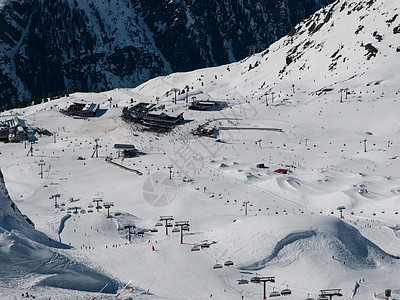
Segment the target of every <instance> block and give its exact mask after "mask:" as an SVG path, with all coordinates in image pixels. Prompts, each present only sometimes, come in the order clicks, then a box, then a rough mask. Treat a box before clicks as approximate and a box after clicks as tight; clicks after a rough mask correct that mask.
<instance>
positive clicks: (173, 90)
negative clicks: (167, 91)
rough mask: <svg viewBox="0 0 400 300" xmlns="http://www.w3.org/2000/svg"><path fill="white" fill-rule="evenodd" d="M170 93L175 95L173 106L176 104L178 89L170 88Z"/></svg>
mask: <svg viewBox="0 0 400 300" xmlns="http://www.w3.org/2000/svg"><path fill="white" fill-rule="evenodd" d="M171 91H172V92H174V93H175V98H174V104H176V93H177V92H179V89H178V88H172V89H171Z"/></svg>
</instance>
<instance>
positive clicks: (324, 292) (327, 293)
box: [319, 289, 343, 300]
mask: <svg viewBox="0 0 400 300" xmlns="http://www.w3.org/2000/svg"><path fill="white" fill-rule="evenodd" d="M320 291H321V294H320V295H319V296H320V297H321V298H323V297H325V298H326V297H329V299H330V300H332V298H333V297H334V296H338V297H342V296H343V294H342V293H340V289H327V290H320Z"/></svg>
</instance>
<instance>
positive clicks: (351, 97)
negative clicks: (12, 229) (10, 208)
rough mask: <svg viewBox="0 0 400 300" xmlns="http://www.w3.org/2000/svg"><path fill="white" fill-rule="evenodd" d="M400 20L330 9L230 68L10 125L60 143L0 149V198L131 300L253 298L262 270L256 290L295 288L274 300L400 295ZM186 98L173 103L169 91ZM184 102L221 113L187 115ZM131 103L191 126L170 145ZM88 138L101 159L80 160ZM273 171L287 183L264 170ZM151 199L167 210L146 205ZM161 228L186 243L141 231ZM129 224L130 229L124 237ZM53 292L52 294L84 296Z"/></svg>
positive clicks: (358, 6)
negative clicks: (335, 293)
mask: <svg viewBox="0 0 400 300" xmlns="http://www.w3.org/2000/svg"><path fill="white" fill-rule="evenodd" d="M397 14H398V8H397V5H396V3H394V2H391V1H386V0H379V1H378V0H377V1H370V0H368V1H366V0H365V1H355V0H354V1H337V2H335V3H334V4H333V5H331V6H328V7H327V8H325V9H324V10H321V11H319V12H317V13H316V14H315V15H313V16H312V17H311V18H310V19H308V20H305V21H304V22H302V23H300V24H299V25H297V26H296V28H295V29H294V30H293V32H292V34H291V35H290V36H287V37H285V38H283V39H281V40H280V41H278V42H277V43H275V44H273V45H272V46H271V47H270V48H269V49H268V50H266V51H264V52H262V53H260V54H256V55H254V56H252V57H250V58H248V59H246V60H244V61H241V62H239V63H234V64H230V65H225V66H221V67H216V68H211V69H201V70H197V71H193V72H189V73H176V74H172V75H170V76H166V77H159V78H155V79H153V80H151V81H149V82H146V83H144V84H142V85H141V86H139V87H137V88H135V89H116V90H112V91H108V92H104V93H75V94H72V95H70V96H69V97H65V98H61V99H57V100H52V101H48V102H45V103H42V104H39V105H36V106H31V107H27V108H24V109H17V110H13V111H8V112H5V113H4V114H3V115H4V116H6V115H8V116H10V115H15V114H17V115H18V116H19V117H20V118H22V119H26V120H27V122H28V123H29V124H31V125H34V126H37V127H39V128H46V129H48V130H49V131H51V132H53V133H55V134H56V135H55V137H54V136H50V137H46V136H41V137H39V136H37V138H38V140H37V144H35V145H34V155H33V156H27V155H26V154H27V151H28V149H25V148H24V147H23V145H22V144H4V145H1V146H0V149H1V153H2V154H1V155H0V164H1V165H2V170H3V173H4V178H5V182H6V184H7V187H8V190H9V193H10V196H11V198H12V199H15V201H16V203H17V204H18V206H19V207H20V208H21V210H22V211H24V212H31V213H29V214H28V215H29V217H30V218H31V220H32V221H33V222H34V223H35V224H36V228H37V229H38V230H40V231H42V232H44V233H46V234H47V235H48V236H49V237H52V238H53V239H61V241H62V242H63V243H65V244H67V245H70V246H71V247H72V249H71V250H63V251H64V252H65V253H68V254H69V255H71V256H78V257H81V258H82V257H84V258H85V260H87V261H88V262H90V265H92V266H96V267H94V268H95V269H96V270H104V272H105V273H107V274H110V276H113V277H116V278H117V279H118V280H119V281H120V282H122V283H129V285H128V286H129V288H128V289H126V290H125V291H124V292H123V295H122V297H125V298H127V299H129V297H132V298H135V297H136V298H137V299H207V298H210V296H211V295H212V298H213V299H240V298H241V297H242V296H243V297H244V299H260V298H261V297H262V286H260V285H258V284H253V283H249V284H247V285H239V284H238V280H240V279H247V280H250V278H252V277H254V276H257V275H259V276H275V278H276V282H275V283H274V284H272V283H268V285H267V291H268V294H269V293H271V292H272V291H273V290H275V291H281V290H282V289H285V288H286V287H287V286H288V287H289V288H290V289H291V291H292V294H291V295H290V296H286V297H283V296H281V297H280V298H276V299H293V300H304V299H306V298H307V295H308V294H310V297H312V298H314V299H316V298H318V295H319V293H320V290H321V289H329V288H340V289H341V292H342V293H343V295H344V297H343V299H354V300H366V299H367V300H368V299H376V297H375V296H374V295H375V294H376V296H377V297H378V298H383V294H384V290H385V289H388V288H389V289H391V290H392V293H393V297H392V298H393V299H394V298H396V297H397V298H398V295H399V294H400V292H399V290H400V287H399V283H398V278H399V275H400V274H399V263H400V261H399V257H400V253H399V250H398V249H399V247H400V239H399V237H400V231H399V228H400V226H399V224H400V217H399V211H400V204H399V203H400V202H399V200H400V168H399V166H400V165H399V163H400V156H399V149H400V136H399V134H400V125H399V123H398V112H399V111H400V105H399V85H398V82H400V81H399V79H400V78H399V75H398V74H397V73H396V72H395V70H396V68H397V67H398V66H399V60H398V56H399V55H400V54H399V53H398V52H397V50H396V49H397V47H398V45H397V44H398V38H397V37H398V33H396V32H397V31H396V30H397V29H395V28H397V26H399V24H400V23H399V19H398V18H397V17H395V16H396V15H397ZM361 25H362V26H364V27H363V28H362V29H360V30H358V28H359V26H361ZM375 32H376V33H375ZM378 35H379V36H382V39H381V38H380V37H379V38H378ZM379 40H380V41H379ZM369 44H371V46H366V45H369ZM362 45H364V46H362ZM372 47H373V48H372ZM374 48H376V49H378V51H377V52H376V53H375V54H376V55H375V56H373V54H371V53H374V50H371V49H374ZM338 50H339V52H337V51H338ZM371 51H372V52H371ZM336 52H337V53H336ZM369 54H371V55H372V56H370V55H369ZM339 55H341V56H340V58H338V57H339ZM186 85H187V86H189V90H188V95H186V92H185V91H183V92H182V93H179V94H178V95H177V103H176V104H174V93H173V92H171V89H172V88H178V89H179V90H184V88H185V86H186ZM345 89H348V90H347V93H346V90H345ZM341 90H342V91H341ZM186 96H187V97H188V99H189V100H195V99H196V100H207V99H210V100H223V101H226V102H227V103H228V107H227V108H225V109H223V110H221V111H205V112H203V111H193V110H189V109H188V106H187V104H186V103H185V102H186V101H185V99H186ZM110 98H112V99H111V100H112V102H109V100H110ZM81 99H84V100H86V101H89V102H95V103H98V104H100V107H101V112H100V113H99V115H98V116H97V117H95V118H90V119H75V118H71V117H69V116H66V115H63V114H61V113H60V112H59V108H64V107H66V106H67V105H69V104H71V103H72V102H73V101H75V100H81ZM140 101H146V102H152V103H156V102H157V101H159V102H160V104H163V105H165V109H166V111H167V113H179V112H183V113H184V117H185V120H186V121H185V122H184V124H182V125H179V126H178V127H176V128H175V129H173V130H172V131H171V132H167V133H160V132H153V131H151V130H148V129H146V128H144V127H142V126H141V125H133V124H130V123H128V122H125V121H123V120H122V118H121V117H120V115H121V107H122V106H125V105H129V104H131V103H136V102H140ZM266 104H268V105H266ZM199 125H204V126H205V127H206V128H212V127H215V128H216V129H217V135H218V136H217V138H210V137H200V136H195V135H193V134H192V130H193V129H196V128H197V127H198V126H199ZM95 139H98V143H99V145H101V146H102V147H101V148H100V149H99V158H95V157H94V158H91V156H92V154H93V151H94V149H93V147H94V144H95ZM123 143H127V144H133V145H135V146H136V147H137V148H138V149H139V150H140V151H141V154H140V156H138V157H136V158H129V159H128V158H124V159H122V158H121V157H120V156H119V154H118V151H117V150H116V149H114V147H113V145H114V144H123ZM94 156H95V155H94ZM106 157H112V158H113V161H114V162H116V163H117V164H120V165H122V166H124V167H126V168H120V167H118V166H117V165H115V164H110V163H108V162H107V161H106V160H105V158H106ZM40 159H43V160H44V162H45V164H46V165H45V170H44V178H43V179H41V178H40V176H38V174H37V173H38V172H39V166H38V164H37V163H38V161H39V160H40ZM16 161H17V162H18V163H16ZM259 163H264V165H265V167H266V168H257V167H256V165H257V164H259ZM171 167H172V168H171ZM127 168H128V169H127ZM282 168H284V169H288V170H289V173H288V174H281V173H276V172H274V170H276V169H282ZM129 169H130V170H131V171H132V170H136V171H139V172H140V173H141V174H143V175H138V173H137V172H134V171H132V172H131V171H129ZM170 170H171V173H170ZM159 173H161V174H159ZM156 174H157V175H156ZM170 174H171V177H172V179H169V176H170ZM164 181H166V182H168V183H169V184H168V186H166V187H164V186H162V184H161V183H162V182H164ZM152 184H153V185H152ZM152 187H153V188H154V189H152ZM57 193H60V194H61V197H60V198H59V204H60V206H59V207H54V202H53V200H51V199H49V197H50V196H51V195H54V194H57ZM154 194H156V195H159V196H163V195H164V196H165V197H164V198H162V197H160V198H161V199H163V201H164V202H162V203H160V204H163V205H161V206H160V205H151V203H153V200H154V199H153V198H149V195H151V196H154ZM99 197H100V198H103V200H104V202H113V204H114V206H113V207H111V209H110V213H111V216H112V218H107V215H108V212H107V210H105V209H101V210H100V211H99V212H97V211H96V209H95V208H94V207H93V204H94V203H93V199H94V198H99ZM246 201H248V203H247V207H244V206H242V205H246V204H245V203H246ZM340 206H345V209H344V211H343V214H344V218H343V219H340V218H338V217H339V212H338V207H340ZM68 208H70V209H69V211H70V213H69V214H66V212H67V211H68ZM74 209H75V210H76V212H77V214H73V213H71V212H72V211H73V210H74ZM89 211H91V212H89ZM246 211H247V215H246ZM169 215H172V216H173V217H174V221H182V220H187V221H189V222H190V231H189V232H185V234H184V241H183V244H180V242H179V236H178V235H179V234H178V233H171V232H170V234H169V235H165V231H164V230H165V228H164V227H156V228H157V229H158V231H154V230H153V232H151V231H146V232H144V231H143V230H144V229H152V228H154V227H155V223H156V222H157V221H158V219H159V218H160V216H169ZM68 216H70V217H68ZM127 226H135V227H136V228H133V229H132V232H133V238H132V241H129V240H128V229H127ZM204 243H207V244H208V245H209V248H204V247H203V249H201V250H200V251H191V249H192V248H193V247H194V246H195V245H201V244H204ZM153 246H154V249H153ZM153 250H154V251H153ZM229 260H232V261H233V263H234V264H233V266H230V267H225V266H224V267H223V268H222V269H213V266H214V265H215V264H217V263H218V264H224V263H225V262H226V261H229ZM37 277H38V276H34V278H37ZM60 288H61V289H54V290H52V293H53V294H56V295H63V296H64V297H65V295H68V297H75V296H77V295H81V294H80V293H82V292H80V291H73V290H70V289H62V288H63V286H60ZM4 289H5V288H4ZM7 291H9V289H8V290H7ZM30 291H32V292H33V293H37V294H38V295H43V296H44V297H48V296H49V293H48V292H46V291H44V290H41V289H40V287H37V286H35V285H31V287H30ZM60 297H61V296H60ZM102 297H104V298H107V297H110V296H107V295H102Z"/></svg>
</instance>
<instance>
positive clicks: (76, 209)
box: [69, 206, 81, 215]
mask: <svg viewBox="0 0 400 300" xmlns="http://www.w3.org/2000/svg"><path fill="white" fill-rule="evenodd" d="M69 209H73V210H74V211H73V214H75V215H77V214H78V209H81V208H80V207H79V206H74V207H70V208H69Z"/></svg>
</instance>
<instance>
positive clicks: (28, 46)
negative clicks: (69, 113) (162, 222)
mask: <svg viewBox="0 0 400 300" xmlns="http://www.w3.org/2000/svg"><path fill="white" fill-rule="evenodd" d="M330 2H333V1H332V0H302V1H298V0H221V1H212V0H154V1H133V0H99V1H89V0H18V1H17V0H3V1H0V28H1V30H0V62H1V64H0V105H1V106H4V105H5V104H6V103H9V102H11V101H14V100H23V99H28V98H29V99H31V98H32V99H35V98H38V97H43V96H45V97H54V96H57V95H58V94H65V93H68V92H71V91H76V90H81V91H101V90H107V89H113V88H118V87H134V86H136V85H138V84H140V83H142V82H144V81H146V80H148V79H150V78H152V77H156V76H160V75H165V74H168V73H171V72H176V71H188V70H193V69H197V68H203V67H209V66H215V65H221V64H225V63H229V62H232V61H236V60H240V59H242V58H244V57H246V56H247V55H248V54H249V53H251V52H254V51H261V50H262V49H263V48H266V47H267V46H268V45H269V44H271V43H272V42H274V41H276V40H277V39H279V38H280V37H282V36H283V35H285V34H286V33H288V32H289V31H290V29H291V28H292V27H293V26H294V25H295V24H296V23H297V22H299V21H301V20H302V19H304V18H305V17H307V16H308V15H310V14H311V13H313V12H314V11H316V10H317V9H319V8H321V7H322V6H325V5H327V4H328V3H330Z"/></svg>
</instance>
